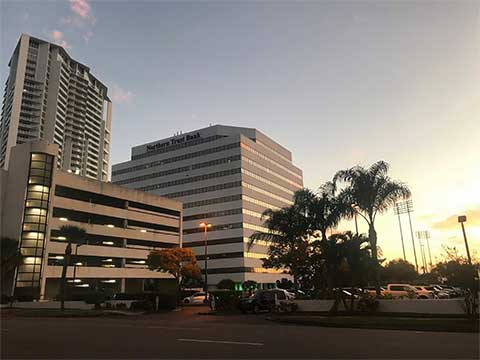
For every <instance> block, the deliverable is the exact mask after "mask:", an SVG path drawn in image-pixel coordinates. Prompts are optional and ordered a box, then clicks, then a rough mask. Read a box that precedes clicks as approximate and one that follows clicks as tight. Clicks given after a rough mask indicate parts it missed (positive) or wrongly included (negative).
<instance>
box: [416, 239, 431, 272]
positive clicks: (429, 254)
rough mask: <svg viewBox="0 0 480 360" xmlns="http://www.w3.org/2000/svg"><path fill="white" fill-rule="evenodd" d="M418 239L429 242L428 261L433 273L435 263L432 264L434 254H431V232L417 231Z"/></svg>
mask: <svg viewBox="0 0 480 360" xmlns="http://www.w3.org/2000/svg"><path fill="white" fill-rule="evenodd" d="M416 233H417V238H418V239H419V240H420V239H425V240H427V250H428V260H429V266H430V271H432V267H433V263H432V253H431V252H430V241H429V240H430V231H426V230H424V231H417V232H416Z"/></svg>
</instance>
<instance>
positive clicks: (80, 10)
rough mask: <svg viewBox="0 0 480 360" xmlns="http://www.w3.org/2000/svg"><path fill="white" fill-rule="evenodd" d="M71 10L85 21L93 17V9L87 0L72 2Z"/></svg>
mask: <svg viewBox="0 0 480 360" xmlns="http://www.w3.org/2000/svg"><path fill="white" fill-rule="evenodd" d="M70 9H71V10H72V11H73V12H74V13H76V14H77V15H79V16H80V17H82V18H84V19H86V18H88V17H89V16H91V11H92V7H91V6H90V4H89V3H88V1H87V0H70Z"/></svg>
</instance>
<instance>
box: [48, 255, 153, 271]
mask: <svg viewBox="0 0 480 360" xmlns="http://www.w3.org/2000/svg"><path fill="white" fill-rule="evenodd" d="M64 261H65V256H64V255H63V254H52V253H50V254H48V265H50V266H62V265H63V263H64ZM68 265H70V266H72V265H76V266H88V267H104V268H124V267H128V266H129V265H133V266H134V267H146V266H147V265H146V260H145V259H138V258H116V257H105V256H93V255H72V256H71V258H70V264H68Z"/></svg>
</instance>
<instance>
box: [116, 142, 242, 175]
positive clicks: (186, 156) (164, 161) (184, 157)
mask: <svg viewBox="0 0 480 360" xmlns="http://www.w3.org/2000/svg"><path fill="white" fill-rule="evenodd" d="M239 146H240V143H232V144H226V145H221V146H217V147H214V148H210V149H205V150H201V151H197V152H193V153H188V154H184V155H178V156H174V157H171V158H167V159H162V160H156V161H152V162H149V163H146V164H142V165H135V166H132V167H129V168H125V169H121V170H115V171H113V173H112V175H113V176H116V175H121V174H125V173H129V172H133V171H139V170H143V169H149V168H152V167H156V166H161V165H165V164H171V163H175V162H178V161H183V160H187V159H193V158H196V157H202V156H206V155H209V154H214V153H217V152H221V151H225V150H230V149H235V148H238V147H239Z"/></svg>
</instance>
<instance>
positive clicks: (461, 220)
mask: <svg viewBox="0 0 480 360" xmlns="http://www.w3.org/2000/svg"><path fill="white" fill-rule="evenodd" d="M466 221H467V217H466V216H465V215H462V216H459V217H458V222H459V223H460V225H462V232H463V240H465V249H466V250H467V259H468V264H469V265H472V258H471V257H470V249H469V248H468V241H467V234H466V233H465V226H464V225H463V223H464V222H466Z"/></svg>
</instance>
